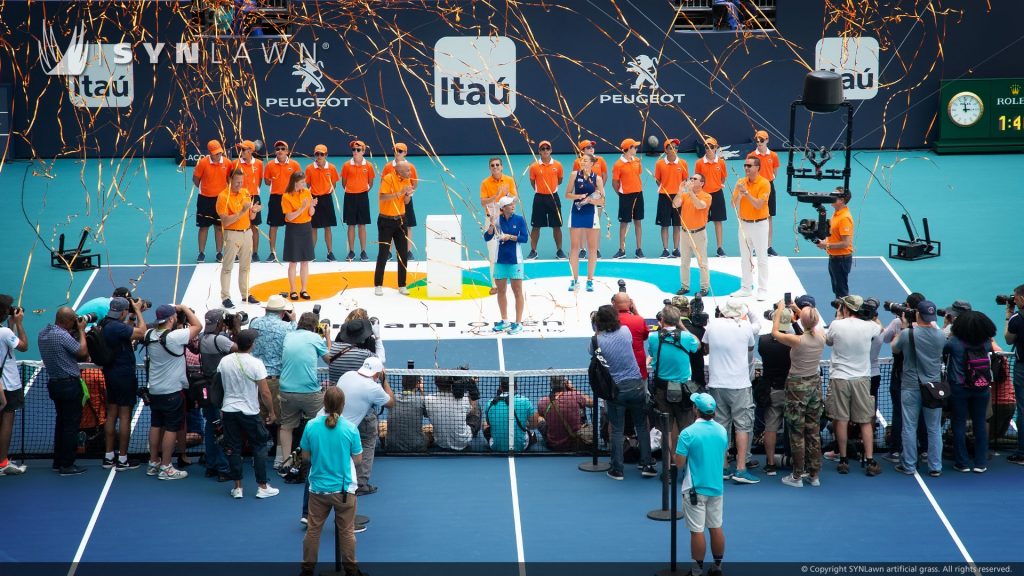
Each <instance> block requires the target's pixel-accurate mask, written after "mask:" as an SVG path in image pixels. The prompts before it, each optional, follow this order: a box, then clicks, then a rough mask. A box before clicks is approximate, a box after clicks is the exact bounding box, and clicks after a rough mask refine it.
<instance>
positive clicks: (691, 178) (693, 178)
mask: <svg viewBox="0 0 1024 576" xmlns="http://www.w3.org/2000/svg"><path fill="white" fill-rule="evenodd" d="M689 179H690V180H700V178H697V177H696V176H690V178H689Z"/></svg>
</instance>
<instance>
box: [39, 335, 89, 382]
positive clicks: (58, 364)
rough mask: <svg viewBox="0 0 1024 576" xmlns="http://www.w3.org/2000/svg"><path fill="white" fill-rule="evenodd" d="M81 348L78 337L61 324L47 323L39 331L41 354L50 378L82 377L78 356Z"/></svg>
mask: <svg viewBox="0 0 1024 576" xmlns="http://www.w3.org/2000/svg"><path fill="white" fill-rule="evenodd" d="M81 350H82V346H81V344H80V343H79V341H78V339H77V338H75V337H74V336H72V335H71V334H70V333H69V332H68V331H67V330H65V329H64V328H61V327H60V326H57V325H55V324H47V325H46V328H43V330H42V331H41V332H40V333H39V355H40V356H41V357H42V359H43V366H45V367H46V371H47V373H49V375H50V380H63V379H67V378H81V377H82V369H81V368H79V367H78V357H77V354H78V353H79V352H81Z"/></svg>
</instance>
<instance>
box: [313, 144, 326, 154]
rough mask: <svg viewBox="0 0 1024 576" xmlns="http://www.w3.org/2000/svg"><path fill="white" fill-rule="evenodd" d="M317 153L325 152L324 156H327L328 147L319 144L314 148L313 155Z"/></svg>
mask: <svg viewBox="0 0 1024 576" xmlns="http://www.w3.org/2000/svg"><path fill="white" fill-rule="evenodd" d="M317 152H323V153H324V154H327V146H324V145H323V144H317V145H316V146H314V147H313V153H314V154H315V153H317Z"/></svg>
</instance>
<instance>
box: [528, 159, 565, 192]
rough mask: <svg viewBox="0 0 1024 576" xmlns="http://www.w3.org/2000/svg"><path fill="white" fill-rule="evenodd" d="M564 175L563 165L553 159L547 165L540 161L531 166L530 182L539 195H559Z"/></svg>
mask: <svg viewBox="0 0 1024 576" xmlns="http://www.w3.org/2000/svg"><path fill="white" fill-rule="evenodd" d="M562 175H563V174H562V163H561V162H559V161H558V160H554V159H552V160H551V162H548V163H547V164H545V163H543V162H541V161H540V160H538V161H536V162H534V163H533V164H531V165H530V181H531V182H533V188H534V190H536V191H537V194H548V195H551V194H558V182H559V180H561V179H562Z"/></svg>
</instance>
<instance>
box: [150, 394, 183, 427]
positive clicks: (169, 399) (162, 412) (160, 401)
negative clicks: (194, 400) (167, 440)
mask: <svg viewBox="0 0 1024 576" xmlns="http://www.w3.org/2000/svg"><path fill="white" fill-rule="evenodd" d="M149 398H150V401H149V427H150V428H163V429H164V430H166V431H167V432H177V431H179V430H181V426H182V425H183V424H184V423H185V402H184V401H183V400H182V397H181V392H174V393H171V394H150V395H149Z"/></svg>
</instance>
